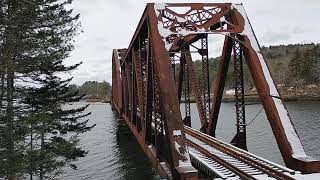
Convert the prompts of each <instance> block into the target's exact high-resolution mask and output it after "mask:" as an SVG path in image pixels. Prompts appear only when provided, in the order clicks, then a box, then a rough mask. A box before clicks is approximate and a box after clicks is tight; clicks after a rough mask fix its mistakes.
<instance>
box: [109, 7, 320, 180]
mask: <svg viewBox="0 0 320 180" xmlns="http://www.w3.org/2000/svg"><path fill="white" fill-rule="evenodd" d="M212 34H215V35H220V36H222V37H224V44H223V45H222V47H223V48H222V52H221V59H220V62H219V63H220V64H219V66H218V70H217V72H216V74H215V77H214V78H213V82H212V83H211V82H210V79H212V78H210V77H212V76H213V74H212V72H210V67H209V66H210V64H209V51H210V49H212V47H211V43H209V42H210V41H209V40H208V36H211V35H212ZM194 54H196V55H197V56H198V57H200V59H201V74H200V77H201V81H198V79H197V77H199V76H198V75H197V74H196V70H195V66H194V60H193V55H194ZM231 60H233V62H234V63H233V65H234V67H233V68H234V72H235V73H234V82H235V83H234V84H235V102H236V105H235V107H236V108H235V109H236V110H235V112H236V120H235V122H236V130H237V134H236V135H235V137H234V138H233V140H232V142H230V144H228V143H224V142H222V141H219V140H217V139H215V136H216V126H217V122H218V117H219V111H220V106H221V100H222V95H223V91H224V87H225V82H226V77H227V72H228V69H229V64H230V61H231ZM244 63H246V65H247V66H248V69H249V71H250V73H251V76H252V79H253V81H254V84H255V87H256V89H257V93H258V95H259V98H260V101H261V103H262V105H263V107H264V110H265V112H266V115H267V117H268V121H269V123H270V125H271V128H272V130H273V134H274V136H275V139H276V141H277V144H278V147H279V149H280V152H281V155H282V157H283V159H284V162H285V164H286V166H287V167H283V166H280V165H277V164H275V163H272V162H270V161H267V160H265V159H263V158H260V157H258V156H255V155H253V154H251V153H248V152H247V151H246V150H247V144H246V120H245V105H246V103H245V99H244V96H245V93H244V80H243V64H244ZM210 84H212V85H211V86H210ZM192 98H193V99H194V100H195V102H196V107H197V112H198V114H191V111H190V102H191V99H192ZM111 102H112V107H113V109H115V110H116V111H117V112H118V113H119V114H120V119H121V120H122V121H123V122H125V123H126V124H127V125H128V126H129V128H130V129H131V131H132V133H133V134H134V136H135V137H136V139H137V141H138V143H139V144H140V146H141V148H142V149H143V150H144V152H145V154H146V155H147V156H148V157H149V159H150V160H151V161H152V162H153V164H154V166H155V167H157V169H158V170H159V173H160V174H161V175H162V176H164V177H167V178H169V179H198V178H199V179H201V178H223V179H225V178H241V179H268V178H275V179H296V178H299V177H303V176H304V175H301V173H305V174H310V173H311V174H312V173H313V174H312V175H314V176H312V177H320V176H318V175H317V174H314V173H318V172H320V162H319V161H318V160H316V159H314V158H312V157H310V156H307V155H306V153H305V151H304V148H303V146H302V144H301V142H300V139H299V137H298V134H297V132H296V130H295V128H294V126H293V124H292V122H291V118H290V116H289V113H288V111H287V109H286V107H285V104H284V103H283V100H282V98H281V96H280V94H279V92H278V90H277V88H276V86H275V84H274V82H273V80H272V78H271V74H270V71H269V69H268V66H267V64H266V61H265V58H264V57H263V55H262V54H261V51H260V46H259V43H258V41H257V38H256V36H255V34H254V31H253V29H252V27H251V24H250V22H249V19H248V17H247V14H246V12H245V10H244V7H243V5H242V4H230V3H168V4H162V3H156V4H153V3H150V4H147V6H146V8H145V10H144V12H143V15H142V17H141V19H140V22H139V24H138V27H137V29H136V31H135V33H134V35H133V37H132V40H131V42H130V45H129V47H128V48H127V49H115V50H113V54H112V101H111ZM180 105H182V107H184V108H183V109H184V110H185V113H181V111H180ZM222 115H223V114H222ZM195 116H199V117H200V123H201V129H199V131H197V130H194V129H192V128H191V127H192V122H193V120H194V117H195ZM308 177H311V176H308Z"/></svg>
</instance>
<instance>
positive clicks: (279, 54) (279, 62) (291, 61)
mask: <svg viewBox="0 0 320 180" xmlns="http://www.w3.org/2000/svg"><path fill="white" fill-rule="evenodd" d="M261 51H262V53H263V55H264V57H265V58H266V61H267V64H268V66H269V68H270V71H271V74H272V77H273V79H274V81H275V83H276V84H278V85H281V86H287V87H291V86H301V85H304V86H306V85H310V84H318V85H319V84H320V45H319V44H289V45H279V46H269V47H262V48H261ZM219 62H220V57H216V58H210V59H209V68H210V83H212V80H213V78H214V77H215V74H216V71H217V69H218V66H219ZM194 65H195V71H196V76H197V79H198V82H202V81H201V79H202V74H201V68H202V65H201V61H200V60H196V61H195V62H194ZM179 68H180V67H179V65H177V67H176V70H177V71H178V70H179ZM233 77H234V72H233V62H232V60H231V62H230V66H229V71H228V76H227V80H226V86H227V88H232V87H233V84H234V80H233ZM244 79H245V87H246V88H247V89H251V88H253V87H254V84H253V81H252V79H251V75H250V72H249V70H248V67H247V66H246V64H245V65H244Z"/></svg>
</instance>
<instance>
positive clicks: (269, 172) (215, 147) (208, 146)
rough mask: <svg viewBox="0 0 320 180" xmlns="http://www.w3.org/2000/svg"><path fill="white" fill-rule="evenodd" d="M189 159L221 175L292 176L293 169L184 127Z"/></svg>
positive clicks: (288, 177)
mask: <svg viewBox="0 0 320 180" xmlns="http://www.w3.org/2000/svg"><path fill="white" fill-rule="evenodd" d="M185 132H186V138H187V142H188V148H189V154H190V158H191V160H192V162H193V163H194V164H195V165H196V166H198V167H200V169H201V170H202V171H204V172H205V173H206V174H207V175H209V176H210V175H213V174H215V175H216V176H219V177H220V178H223V179H228V178H240V179H268V178H270V179H272V178H274V179H283V180H284V179H288V180H291V179H294V178H292V177H291V176H289V174H291V175H294V174H295V173H296V172H295V171H294V170H291V169H289V168H286V167H283V166H280V165H278V164H275V163H272V162H270V161H268V160H265V159H263V158H261V157H258V156H256V155H253V154H251V153H249V152H247V151H244V150H242V149H239V148H237V147H234V146H232V145H230V144H227V143H224V142H222V141H219V140H217V139H215V138H212V137H210V136H208V135H206V134H203V133H201V132H199V131H196V130H194V129H191V128H189V127H185Z"/></svg>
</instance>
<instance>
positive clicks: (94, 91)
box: [69, 81, 111, 100]
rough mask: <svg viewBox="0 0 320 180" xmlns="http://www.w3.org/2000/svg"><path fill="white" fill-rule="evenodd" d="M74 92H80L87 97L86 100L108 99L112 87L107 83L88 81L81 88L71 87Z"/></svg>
mask: <svg viewBox="0 0 320 180" xmlns="http://www.w3.org/2000/svg"><path fill="white" fill-rule="evenodd" d="M69 90H70V91H72V92H75V91H79V93H80V94H81V95H85V96H84V99H107V100H109V98H110V94H111V85H110V84H109V83H108V82H106V81H103V82H97V81H87V82H85V83H83V84H82V85H81V86H77V85H75V84H73V85H70V86H69Z"/></svg>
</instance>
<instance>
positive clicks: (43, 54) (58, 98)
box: [0, 0, 91, 179]
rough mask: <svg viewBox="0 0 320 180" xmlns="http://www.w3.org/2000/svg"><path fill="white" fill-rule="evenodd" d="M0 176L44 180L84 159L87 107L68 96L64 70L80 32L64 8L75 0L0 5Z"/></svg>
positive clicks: (15, 0) (32, 0)
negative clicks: (79, 143)
mask: <svg viewBox="0 0 320 180" xmlns="http://www.w3.org/2000/svg"><path fill="white" fill-rule="evenodd" d="M0 3H1V4H0V5H1V7H2V8H0V9H1V10H0V22H1V24H0V26H1V28H0V33H1V40H0V48H1V49H0V52H1V54H0V55H1V57H0V59H1V63H0V78H1V81H0V83H1V88H0V90H1V92H0V93H1V94H0V100H1V101H0V108H1V109H0V110H1V114H0V117H1V121H0V124H1V126H0V131H1V132H0V140H1V141H0V143H1V147H0V149H1V150H2V152H1V156H0V158H1V162H2V163H1V164H0V177H5V178H6V179H16V178H18V177H25V175H26V174H29V175H30V179H33V176H34V175H35V176H37V177H39V178H40V179H44V178H45V177H47V176H54V175H55V174H56V173H58V172H59V171H58V170H59V168H61V167H62V166H64V165H65V164H67V163H69V164H70V165H71V166H72V167H75V166H74V165H73V164H72V163H71V161H72V160H75V159H77V158H78V157H82V156H84V155H85V154H86V152H85V151H83V150H82V149H80V148H78V147H77V141H78V140H77V135H78V134H79V133H83V132H86V131H88V130H90V128H91V127H88V126H87V122H88V120H85V119H83V118H85V117H86V116H88V115H89V113H86V114H84V113H83V111H84V110H85V109H86V108H87V106H84V107H77V108H72V107H66V105H67V104H68V103H70V102H74V101H78V100H79V99H80V98H81V96H79V95H77V94H78V92H73V93H70V92H69V91H68V89H69V88H68V85H69V82H70V81H71V78H70V79H67V80H63V79H61V78H59V76H58V74H61V73H70V72H71V71H73V70H74V69H76V68H77V67H78V66H79V65H80V63H79V64H76V65H73V66H69V67H68V66H65V65H64V64H63V60H64V59H66V58H67V57H68V56H69V53H70V51H71V50H72V49H73V38H74V36H76V35H77V32H78V31H77V30H78V29H79V22H78V18H79V15H73V13H72V9H68V8H66V6H68V5H70V4H71V3H72V0H37V1H35V0H23V1H20V0H3V1H1V2H0Z"/></svg>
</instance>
